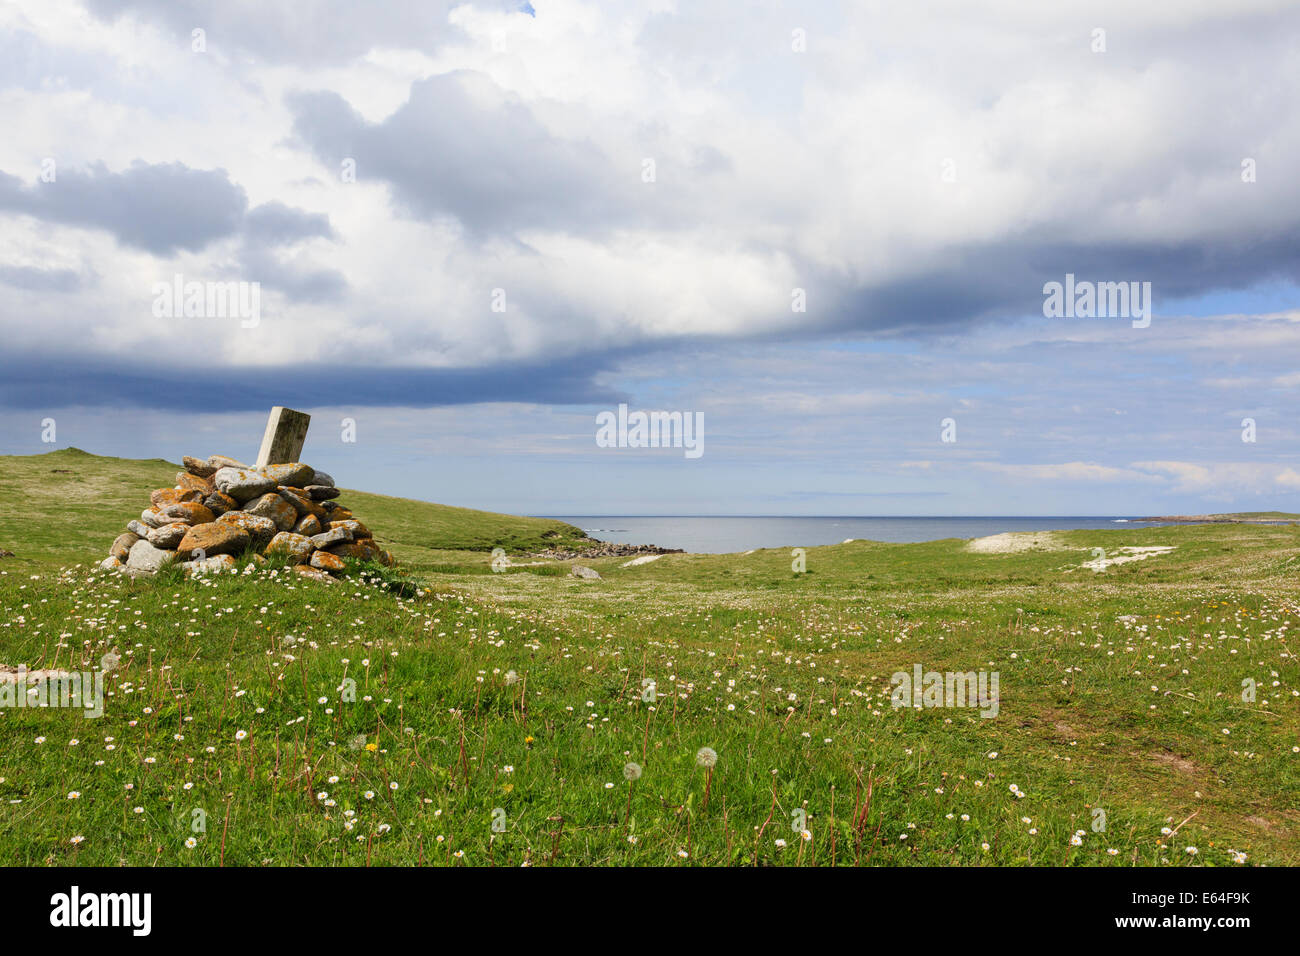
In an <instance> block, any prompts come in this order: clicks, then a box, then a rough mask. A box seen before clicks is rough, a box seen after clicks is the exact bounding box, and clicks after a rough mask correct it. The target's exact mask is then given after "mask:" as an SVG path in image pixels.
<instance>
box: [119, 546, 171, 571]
mask: <svg viewBox="0 0 1300 956" xmlns="http://www.w3.org/2000/svg"><path fill="white" fill-rule="evenodd" d="M173 557H175V554H174V552H171V551H164V550H162V549H161V548H155V547H154V546H153V545H152V544H150V543H149V542H148V541H144V540H140V541H137V542H136V543H135V544H133V545H131V553H130V554H129V555H127V559H126V566H127V567H128V568H130V569H131V570H132V571H140V572H143V573H145V574H154V573H155V572H157V570H158V569H159V568H161V567H162V566H163V565H164V564H167V563H168V562H169V561H171V560H172V558H173Z"/></svg>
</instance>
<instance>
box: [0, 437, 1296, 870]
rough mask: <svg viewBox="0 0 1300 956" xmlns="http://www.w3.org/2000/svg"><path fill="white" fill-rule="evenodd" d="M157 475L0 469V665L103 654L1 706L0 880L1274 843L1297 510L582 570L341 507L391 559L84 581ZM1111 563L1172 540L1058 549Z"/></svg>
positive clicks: (1286, 764)
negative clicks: (983, 546)
mask: <svg viewBox="0 0 1300 956" xmlns="http://www.w3.org/2000/svg"><path fill="white" fill-rule="evenodd" d="M59 456H62V457H59ZM56 469H57V470H56ZM175 470H176V468H175V466H172V465H167V464H166V463H164V462H122V461H119V460H114V459H100V458H95V457H93V456H89V455H84V454H81V453H73V452H59V453H56V455H47V456H40V457H35V458H7V459H0V507H3V508H4V513H5V522H4V525H3V537H0V547H5V548H8V549H9V550H11V551H14V552H16V556H15V557H13V558H5V559H2V560H0V609H2V617H0V620H2V621H3V630H0V663H2V664H8V665H11V666H12V665H17V664H20V663H21V664H25V665H27V666H29V667H66V666H73V667H77V668H81V667H89V666H92V665H94V664H95V663H96V662H97V661H99V659H100V658H101V656H102V655H103V654H104V653H105V652H107V651H109V650H114V651H116V652H117V653H118V654H119V655H120V656H121V659H122V663H121V665H120V666H119V668H118V669H117V670H116V671H114V672H113V674H112V675H110V677H109V679H108V685H107V686H108V689H109V691H110V692H111V696H109V697H108V698H107V702H106V704H105V715H104V716H103V717H102V718H99V719H88V718H86V717H85V716H82V715H80V714H78V713H76V712H71V711H68V710H55V709H45V710H41V709H34V708H9V709H0V863H9V864H14V863H27V864H42V863H47V862H49V863H65V862H74V861H75V862H77V863H85V864H99V865H116V864H118V863H119V862H126V863H132V864H155V863H157V864H163V865H175V864H182V865H184V864H208V865H211V864H216V863H218V862H224V863H225V864H226V865H262V864H270V865H295V864H297V865H301V864H322V865H332V864H346V865H365V864H366V863H370V864H373V865H381V864H399V865H407V864H421V863H423V864H426V865H433V864H447V863H452V864H456V863H462V864H463V863H469V864H488V863H494V864H498V865H519V864H521V863H524V862H528V863H530V864H532V865H545V864H548V863H554V864H558V865H605V864H619V865H624V864H645V865H689V864H726V863H731V864H751V863H757V864H760V865H828V864H830V863H832V862H834V863H837V864H852V863H860V864H871V865H877V864H880V865H909V864H938V865H950V864H951V865H1022V864H1033V865H1132V864H1139V865H1170V866H1185V865H1205V864H1210V865H1220V866H1230V865H1239V864H1238V862H1237V860H1238V859H1239V857H1236V856H1234V854H1233V852H1232V851H1236V852H1237V853H1245V854H1246V865H1255V864H1274V865H1276V864H1292V865H1294V864H1297V863H1300V839H1297V837H1298V836H1300V812H1298V811H1297V806H1298V805H1300V804H1298V802H1297V799H1296V798H1297V793H1300V696H1297V695H1298V694H1300V672H1298V665H1297V660H1296V657H1295V656H1294V654H1293V652H1292V649H1291V648H1290V646H1289V644H1290V640H1291V639H1292V630H1293V629H1294V627H1295V622H1296V619H1297V611H1300V605H1298V604H1297V601H1296V590H1297V588H1296V581H1297V575H1300V532H1298V530H1297V528H1296V527H1294V526H1290V525H1245V524H1231V525H1228V524H1223V525H1212V526H1192V525H1183V526H1177V527H1166V528H1143V527H1137V526H1134V527H1128V528H1123V529H1119V530H1107V531H1081V532H1067V533H1057V534H1044V535H1042V536H1040V547H1039V548H1037V549H1035V550H1027V551H1022V552H1018V553H979V552H975V551H972V550H970V549H969V548H968V547H967V545H966V543H965V542H962V541H958V540H948V541H938V542H927V543H924V544H908V545H901V544H882V543H874V542H853V543H850V544H843V545H835V546H832V547H824V548H809V549H808V551H807V571H806V573H803V574H796V573H794V572H793V570H792V567H791V560H792V558H791V554H790V552H789V551H788V550H761V551H756V552H754V553H752V554H749V555H707V556H704V555H666V556H664V557H662V558H660V559H659V560H657V561H655V562H652V563H649V564H643V565H639V566H635V567H624V565H625V564H626V563H627V559H622V558H607V559H598V560H592V561H584V562H582V563H584V564H588V565H590V566H592V567H595V568H597V569H598V570H599V571H600V572H601V574H602V575H603V579H602V580H600V581H592V582H586V581H581V580H578V579H576V578H573V577H571V576H568V575H566V574H564V573H563V572H564V569H565V565H563V564H550V563H548V564H544V565H538V566H530V567H524V566H516V567H512V568H510V569H508V570H507V571H506V572H505V573H492V572H491V570H490V568H489V564H488V562H489V558H488V555H487V554H486V553H485V552H484V551H483V550H481V549H482V548H486V547H490V546H492V545H493V544H494V543H513V545H514V546H515V551H516V557H515V559H514V560H515V561H516V562H517V563H523V562H526V561H527V560H528V559H527V558H526V557H525V556H524V555H525V554H526V553H527V551H528V550H529V547H531V546H542V545H544V544H547V543H550V541H549V539H546V538H545V537H544V535H545V533H546V530H549V529H551V528H552V527H553V526H554V525H556V524H558V523H554V522H550V523H547V522H537V520H536V519H523V518H519V519H514V518H507V517H504V516H499V515H484V514H483V513H481V512H461V511H458V510H457V509H447V508H440V507H439V506H436V505H419V504H416V503H410V502H402V501H399V500H397V499H388V498H383V497H380V496H367V495H360V494H356V493H353V492H349V493H347V494H346V495H345V496H344V497H343V499H341V500H343V501H345V502H347V503H348V504H349V505H351V506H352V507H353V508H354V509H355V510H356V512H357V514H358V515H359V516H360V517H361V518H362V520H364V521H365V522H366V523H367V524H368V525H370V526H371V527H372V528H373V529H374V531H375V533H376V535H377V536H378V537H379V539H380V541H381V542H382V543H384V544H385V546H386V547H390V548H392V549H393V550H394V551H395V552H396V553H397V555H398V557H399V559H401V560H402V561H403V566H402V567H401V568H399V569H397V570H396V571H383V572H380V571H378V570H375V569H372V570H370V571H365V572H356V575H357V576H354V577H353V578H351V579H350V580H348V581H347V582H345V583H339V584H335V585H332V586H331V585H324V584H318V583H315V582H307V581H302V580H298V579H296V577H295V576H293V575H291V574H290V573H287V572H284V571H274V572H256V573H249V574H246V575H244V574H240V575H233V576H221V577H218V578H207V579H202V580H195V581H189V580H184V579H181V578H180V577H179V576H177V575H172V576H169V577H166V578H164V579H161V580H146V581H133V580H129V579H124V578H122V577H120V576H118V575H115V574H111V573H108V572H101V571H98V570H93V569H94V565H95V563H96V562H97V561H98V560H99V558H100V557H102V554H103V552H104V549H105V547H106V546H107V543H108V541H109V540H110V539H111V538H112V536H113V535H114V534H115V533H116V532H117V530H118V529H119V528H120V526H121V525H122V524H123V523H124V522H125V520H127V518H129V517H132V516H134V515H135V514H136V513H138V511H139V510H140V508H141V507H143V504H142V500H143V499H147V494H148V491H149V490H150V488H152V487H154V486H155V485H156V484H158V483H160V482H161V483H164V484H165V483H169V479H170V478H171V476H172V474H173V473H174V472H175ZM418 509H428V510H427V511H421V510H418ZM420 515H426V516H427V518H422V517H419V516H420ZM563 527H564V526H561V528H563ZM1130 547H1172V548H1173V550H1172V551H1168V552H1165V553H1160V554H1156V555H1153V556H1150V557H1147V558H1146V559H1144V560H1140V561H1131V562H1129V563H1123V564H1115V565H1110V566H1106V567H1105V569H1104V570H1102V571H1093V570H1089V569H1087V568H1085V567H1083V566H1082V565H1083V564H1084V563H1085V562H1087V561H1090V560H1092V559H1094V558H1095V557H1097V555H1096V554H1095V553H1094V549H1097V548H1100V549H1103V551H1104V552H1105V556H1106V557H1108V558H1114V557H1118V556H1123V555H1124V554H1125V552H1124V550H1123V549H1125V548H1130ZM467 548H476V549H480V550H467ZM76 564H80V565H81V567H80V568H75V569H71V570H63V571H61V570H60V568H71V566H72V565H76ZM557 572H559V573H557ZM403 578H409V579H410V580H411V581H413V582H414V586H418V588H419V590H418V591H415V590H413V589H412V585H404V584H403V583H402V579H403ZM918 663H919V664H921V665H923V667H924V668H925V669H926V670H939V671H945V670H952V671H962V672H966V671H980V670H983V671H986V672H992V671H996V672H998V674H999V678H1000V694H999V700H998V708H997V716H996V717H994V718H992V719H984V718H982V717H980V716H979V711H978V710H974V709H968V708H945V707H940V708H924V709H921V710H913V709H907V708H904V709H895V708H894V707H893V706H891V698H890V691H891V684H890V675H891V674H893V673H894V672H895V671H904V672H910V671H911V669H912V667H913V665H914V664H918ZM512 672H513V673H512ZM352 680H355V682H356V687H355V699H354V700H345V699H342V698H345V697H350V696H352V694H351V690H350V689H351V687H352V685H351V684H350V683H349V681H352ZM646 681H654V693H653V695H651V694H649V693H648V688H649V685H645V684H644V682H646ZM1243 681H1253V682H1254V686H1255V688H1256V694H1255V697H1254V699H1253V700H1247V699H1243ZM643 687H644V688H645V689H643ZM340 688H343V689H342V690H340ZM643 695H644V697H643ZM651 696H653V700H649V699H646V698H649V697H651ZM240 732H243V734H244V736H242V737H241V736H240ZM107 738H112V739H111V740H110V739H107ZM73 741H76V742H75V744H74V743H73ZM702 747H708V748H712V749H713V750H714V751H716V752H717V754H718V760H717V765H716V767H714V768H713V771H712V774H711V775H710V774H709V772H708V770H707V769H706V768H704V767H701V766H698V765H697V763H696V755H697V752H698V751H699V750H700V748H702ZM109 748H111V749H109ZM629 762H635V763H637V764H639V765H640V767H641V768H642V775H641V776H640V778H639V779H638V780H636V781H635V783H629V782H628V781H627V780H625V778H624V775H623V770H624V765H625V764H627V763H629ZM394 784H395V785H396V789H393V785H394ZM187 785H188V788H187ZM1013 785H1014V788H1015V789H1014V790H1013V789H1012V787H1013ZM74 792H75V793H78V794H79V796H77V797H74V798H71V799H70V798H69V794H70V793H74ZM1016 792H1019V793H1021V794H1023V796H1016ZM706 795H707V799H706ZM137 808H139V812H137ZM195 810H199V811H202V814H201V815H196V814H195V813H194V811H195ZM1098 811H1101V813H1102V814H1104V829H1095V827H1099V826H1100V825H1101V823H1102V821H1103V817H1102V815H1101V814H1099V813H1098ZM200 817H202V818H203V819H204V820H205V821H206V826H205V828H204V829H203V830H202V831H201V832H195V831H194V825H195V821H196V820H197V819H200ZM1025 818H1028V822H1024V820H1025ZM494 819H496V820H499V821H501V822H502V823H503V825H504V829H503V830H500V831H494V829H493V821H494ZM796 824H802V825H803V827H804V828H806V831H807V833H808V835H809V838H808V839H805V838H803V836H802V835H801V833H800V832H796V830H795V825H796ZM1164 829H1167V830H1169V831H1173V832H1171V833H1169V834H1165V833H1162V830H1164ZM1077 831H1083V832H1082V835H1081V836H1080V838H1079V843H1078V845H1074V844H1072V837H1074V836H1075V834H1076V832H1077ZM78 836H80V837H84V839H83V840H81V841H78V842H75V843H74V842H72V841H73V838H74V837H78ZM191 838H192V839H193V841H194V844H195V845H194V846H193V847H188V846H186V841H187V839H191ZM778 841H783V843H784V845H783V846H782V845H780V844H779V843H778ZM1188 848H1195V850H1196V852H1195V853H1190V852H1188ZM1110 850H1114V851H1115V852H1114V853H1113V854H1112V853H1110V852H1108V851H1110ZM458 853H460V854H463V856H457V854H458ZM683 854H684V855H683Z"/></svg>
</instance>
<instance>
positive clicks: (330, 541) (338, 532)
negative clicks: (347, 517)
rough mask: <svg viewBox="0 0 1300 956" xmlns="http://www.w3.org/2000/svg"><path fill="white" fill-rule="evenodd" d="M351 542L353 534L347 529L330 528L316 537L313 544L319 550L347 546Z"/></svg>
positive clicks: (312, 540) (312, 541)
mask: <svg viewBox="0 0 1300 956" xmlns="http://www.w3.org/2000/svg"><path fill="white" fill-rule="evenodd" d="M351 540H352V532H351V531H349V530H348V529H347V528H330V529H329V530H328V531H322V532H321V533H319V534H317V535H315V536H314V537H313V538H312V539H311V543H312V545H313V546H314V547H317V548H332V547H334V545H336V544H346V543H347V542H349V541H351Z"/></svg>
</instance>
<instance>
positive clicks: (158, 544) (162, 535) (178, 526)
mask: <svg viewBox="0 0 1300 956" xmlns="http://www.w3.org/2000/svg"><path fill="white" fill-rule="evenodd" d="M189 530H190V526H189V525H188V524H186V523H185V522H183V521H174V522H172V523H171V524H165V525H163V526H162V527H160V528H153V529H151V530H150V531H149V543H150V544H151V545H153V546H154V547H155V548H163V549H164V550H167V551H174V550H175V549H176V546H177V545H178V544H180V543H181V540H182V539H184V537H185V532H187V531H189Z"/></svg>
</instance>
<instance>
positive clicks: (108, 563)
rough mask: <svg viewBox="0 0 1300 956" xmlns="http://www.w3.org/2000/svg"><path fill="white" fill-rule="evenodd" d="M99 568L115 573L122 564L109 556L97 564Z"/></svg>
mask: <svg viewBox="0 0 1300 956" xmlns="http://www.w3.org/2000/svg"><path fill="white" fill-rule="evenodd" d="M99 566H100V567H101V568H103V569H104V570H105V571H115V570H117V569H118V568H120V567H122V562H121V561H119V560H118V559H117V558H116V557H114V556H113V555H111V554H110V555H109V556H108V557H106V558H105V559H104V560H103V561H100V562H99Z"/></svg>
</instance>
